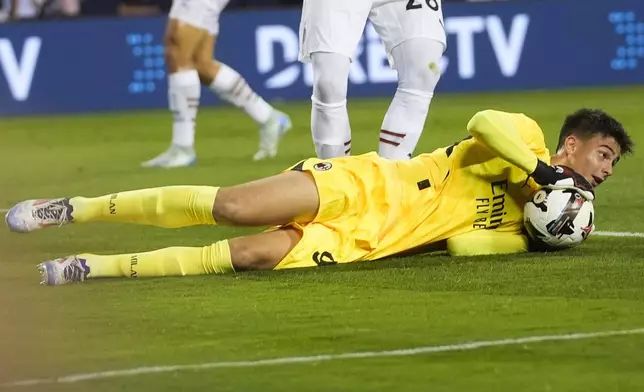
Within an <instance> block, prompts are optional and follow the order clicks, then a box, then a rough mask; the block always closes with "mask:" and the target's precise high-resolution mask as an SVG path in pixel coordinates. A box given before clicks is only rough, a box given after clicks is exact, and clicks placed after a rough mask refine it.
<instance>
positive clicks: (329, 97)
mask: <svg viewBox="0 0 644 392" xmlns="http://www.w3.org/2000/svg"><path fill="white" fill-rule="evenodd" d="M346 84H347V80H346V79H345V80H342V79H341V77H338V76H337V75H333V74H331V73H328V72H323V73H322V75H320V76H319V77H317V78H316V81H315V84H314V85H313V95H314V96H315V98H316V99H317V100H318V101H320V102H323V103H327V104H330V103H336V102H341V101H344V100H345V99H346V97H347V86H346Z"/></svg>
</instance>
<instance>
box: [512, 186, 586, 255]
mask: <svg viewBox="0 0 644 392" xmlns="http://www.w3.org/2000/svg"><path fill="white" fill-rule="evenodd" d="M594 221H595V209H594V207H593V202H592V201H590V200H586V199H585V198H584V197H583V196H582V195H581V194H579V192H577V191H576V190H574V189H550V188H541V189H539V190H538V191H536V192H535V193H534V195H532V198H531V199H530V200H529V201H528V202H527V203H525V205H524V207H523V224H524V226H525V228H526V231H527V232H528V235H529V236H530V238H532V239H533V240H534V241H535V242H536V244H537V245H539V246H540V247H542V248H545V250H557V249H566V248H572V247H573V246H577V245H579V244H581V243H582V242H583V241H584V240H586V238H588V236H589V235H590V234H591V233H592V232H593V230H595V225H594Z"/></svg>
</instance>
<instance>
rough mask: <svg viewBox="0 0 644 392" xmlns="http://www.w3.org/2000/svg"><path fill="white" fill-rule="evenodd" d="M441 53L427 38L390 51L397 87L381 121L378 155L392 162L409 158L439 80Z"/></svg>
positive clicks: (402, 44)
mask: <svg viewBox="0 0 644 392" xmlns="http://www.w3.org/2000/svg"><path fill="white" fill-rule="evenodd" d="M442 54H443V45H442V44H441V43H440V42H438V41H434V40H432V39H429V38H413V39H410V40H408V41H405V42H403V43H401V44H400V45H398V46H396V47H395V48H394V49H393V50H392V52H391V56H392V57H393V59H394V61H395V64H396V69H397V71H398V86H397V88H396V93H395V94H394V98H393V100H392V101H391V104H390V105H389V109H388V110H387V113H386V114H385V118H384V119H383V122H382V127H381V131H380V143H379V148H378V154H379V155H380V156H382V157H384V158H387V159H394V160H404V159H409V158H411V156H412V154H413V153H414V149H415V148H416V145H417V144H418V140H419V139H420V136H421V134H422V132H423V128H424V126H425V120H426V119H427V113H428V112H429V106H430V104H431V100H432V97H433V96H434V89H435V87H436V84H437V83H438V80H439V79H440V70H439V68H438V62H439V60H440V57H441V56H442Z"/></svg>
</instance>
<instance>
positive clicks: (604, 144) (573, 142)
mask: <svg viewBox="0 0 644 392" xmlns="http://www.w3.org/2000/svg"><path fill="white" fill-rule="evenodd" d="M564 150H565V159H566V161H567V162H568V166H569V167H570V168H571V169H573V170H574V171H576V172H577V173H579V174H581V175H582V176H584V178H586V179H587V180H588V181H589V182H590V183H591V184H592V185H593V186H597V185H599V184H601V183H602V182H604V181H606V179H607V178H608V177H610V176H611V175H612V174H613V167H614V166H615V164H616V163H617V161H619V157H620V154H621V149H620V147H619V144H618V143H617V141H616V140H615V139H614V138H613V137H611V136H605V135H600V134H596V135H593V136H592V137H590V138H586V139H584V138H580V137H578V136H574V135H571V136H568V138H566V141H565V143H564Z"/></svg>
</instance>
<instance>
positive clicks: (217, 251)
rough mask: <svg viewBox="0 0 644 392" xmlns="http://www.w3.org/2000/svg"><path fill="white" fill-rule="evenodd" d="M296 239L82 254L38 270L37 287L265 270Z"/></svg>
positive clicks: (273, 234) (281, 232) (269, 235)
mask: <svg viewBox="0 0 644 392" xmlns="http://www.w3.org/2000/svg"><path fill="white" fill-rule="evenodd" d="M300 238H301V233H300V232H299V231H298V230H295V229H293V228H290V227H285V228H281V229H278V230H274V231H269V232H264V233H259V234H254V235H250V236H245V237H239V238H234V239H231V240H222V241H218V242H216V243H214V244H211V245H208V246H203V247H169V248H163V249H158V250H154V251H149V252H138V253H129V254H116V255H96V254H91V253H83V254H78V255H74V256H68V257H64V258H60V259H56V260H50V261H46V262H44V263H41V264H39V266H38V269H39V271H40V272H41V275H42V280H41V284H47V285H61V284H67V283H74V282H82V281H84V280H86V279H96V278H126V277H129V278H142V277H162V276H195V275H213V274H226V273H233V272H240V271H247V270H270V269H273V268H275V266H277V265H278V264H279V262H280V261H281V260H282V259H283V258H284V257H285V256H286V255H287V254H288V253H289V252H290V251H291V250H292V249H293V248H294V247H295V245H296V244H297V243H298V241H299V240H300Z"/></svg>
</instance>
